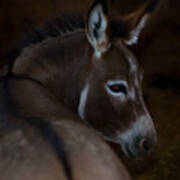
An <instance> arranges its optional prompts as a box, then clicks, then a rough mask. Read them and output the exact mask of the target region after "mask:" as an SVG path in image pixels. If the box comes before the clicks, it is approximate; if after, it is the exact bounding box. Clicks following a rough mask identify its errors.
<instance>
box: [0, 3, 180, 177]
mask: <svg viewBox="0 0 180 180" xmlns="http://www.w3.org/2000/svg"><path fill="white" fill-rule="evenodd" d="M90 2H91V0H36V1H35V0H1V1H0V56H2V55H4V54H6V53H7V52H9V51H11V50H12V49H13V47H14V46H15V44H16V43H15V42H17V41H20V40H22V39H23V37H24V34H25V33H26V32H27V31H28V29H29V25H32V24H33V25H34V26H42V25H43V23H44V22H45V21H47V20H50V19H51V18H53V17H55V16H57V15H59V14H62V13H64V12H79V13H83V14H87V9H88V7H89V4H90ZM144 2H145V0H109V6H110V7H111V13H112V14H117V15H118V14H127V13H128V12H131V11H132V10H134V9H137V8H138V7H139V6H141V5H142V3H144ZM132 50H133V51H134V53H135V55H136V56H137V57H138V59H139V61H140V63H141V64H142V66H143V68H144V71H145V78H144V85H143V86H144V94H145V99H146V102H147V104H148V107H149V109H150V112H151V114H152V116H153V119H154V122H155V124H156V128H157V130H158V135H159V145H158V147H157V150H156V151H155V153H154V154H153V155H152V156H151V157H149V158H147V159H145V160H144V161H129V160H128V159H126V158H125V157H124V156H123V155H122V154H121V151H120V148H119V147H115V149H116V150H117V152H118V153H119V156H121V158H122V159H123V161H124V163H125V164H126V165H127V166H128V168H129V171H130V173H131V174H132V175H133V177H136V178H137V179H139V180H141V179H142V180H143V179H146V180H166V179H168V180H179V179H180V1H179V0H161V4H160V7H159V9H158V10H157V11H156V12H155V13H154V14H153V16H152V18H151V20H150V22H149V23H148V25H147V26H146V28H145V29H144V30H143V33H142V34H141V38H140V41H139V44H138V45H136V46H134V47H133V48H132ZM1 61H6V59H1Z"/></svg>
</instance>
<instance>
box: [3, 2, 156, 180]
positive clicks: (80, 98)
mask: <svg viewBox="0 0 180 180" xmlns="http://www.w3.org/2000/svg"><path fill="white" fill-rule="evenodd" d="M155 2H156V0H149V1H148V3H147V4H145V5H144V6H143V7H142V8H140V9H139V10H138V11H136V12H135V13H132V14H130V15H128V16H126V17H118V18H115V19H112V20H111V19H110V18H109V16H108V8H107V5H106V2H105V1H95V2H94V3H93V5H92V7H91V8H90V11H89V15H88V18H87V22H86V23H85V28H84V29H78V28H76V30H74V31H73V32H71V33H65V34H64V35H63V36H58V37H51V38H50V37H49V38H45V40H43V41H42V42H41V43H38V44H36V45H32V46H29V47H27V48H25V49H24V50H23V51H22V53H21V55H20V56H19V57H18V58H17V59H16V61H15V63H14V64H13V66H12V69H11V71H10V73H9V75H8V76H7V77H6V78H4V79H3V80H2V85H1V86H2V88H1V91H2V93H1V94H2V95H3V96H1V99H2V101H1V107H0V108H1V109H0V110H1V112H2V114H3V116H2V117H3V118H2V120H1V124H2V125H1V127H2V128H1V129H5V132H4V131H2V135H3V136H2V139H1V142H2V151H1V157H0V158H1V159H2V162H4V163H3V165H2V166H1V168H0V169H1V170H2V171H3V170H4V169H7V167H10V171H12V172H14V174H16V173H17V174H16V175H14V179H15V177H17V179H18V180H19V179H20V177H21V178H22V179H25V177H26V178H27V177H28V178H30V177H31V176H30V175H29V174H28V173H32V174H34V173H35V175H33V176H36V177H37V179H63V178H64V179H65V178H66V177H65V175H64V174H63V173H60V174H61V176H62V177H60V176H59V174H58V175H57V173H56V172H58V171H59V172H62V168H64V169H65V171H64V172H69V169H70V170H72V171H73V173H72V176H73V177H75V179H87V180H88V179H107V180H109V179H124V180H125V179H128V175H127V173H126V171H125V170H124V168H123V167H122V165H121V163H120V162H119V161H118V160H117V159H116V156H115V155H114V154H113V153H112V152H111V150H109V149H108V148H107V147H106V145H104V143H103V142H102V140H99V139H97V140H96V136H95V135H91V134H92V133H95V132H96V133H98V134H100V135H101V136H102V137H104V138H105V139H107V140H109V141H112V142H115V143H119V144H121V145H122V148H123V151H124V152H125V153H126V155H127V156H129V157H131V158H140V157H143V156H145V155H147V154H149V153H150V152H151V151H152V149H153V148H154V146H155V144H156V142H157V137H156V131H155V128H154V125H153V122H152V119H151V117H150V115H149V112H148V110H147V108H146V106H145V104H144V101H143V98H142V90H141V81H142V71H141V68H140V66H139V64H138V63H137V60H136V58H135V57H134V55H133V54H132V53H131V52H130V51H129V50H128V48H127V47H126V45H130V44H133V43H134V42H136V41H137V39H138V35H139V33H140V30H141V29H142V27H143V25H144V24H145V22H146V20H147V19H148V18H149V16H150V14H151V12H152V10H153V9H154V8H155ZM55 28H56V30H57V29H58V26H55ZM72 29H73V28H72ZM82 121H84V122H85V123H86V124H87V125H88V126H89V127H91V128H92V129H94V130H95V131H94V130H88V128H86V127H85V126H84V125H81V124H80V122H82ZM21 124H25V127H19V126H20V125H21ZM16 125H17V127H16ZM4 126H5V127H4ZM11 126H15V130H14V129H12V133H10V132H9V131H10V130H8V128H9V127H11ZM13 128H14V127H13ZM6 129H7V130H6ZM13 133H14V134H13ZM26 133H27V134H26ZM54 133H55V134H54ZM33 134H34V135H33ZM81 135H82V136H81ZM16 136H17V137H16ZM3 138H4V139H3ZM14 138H15V139H14ZM61 138H62V140H63V142H64V143H65V151H63V152H64V153H65V152H66V150H67V152H68V154H69V156H70V157H69V156H68V157H69V158H70V159H68V160H67V159H66V158H65V159H63V161H62V159H61V160H60V161H59V160H58V158H57V157H59V156H60V155H59V151H60V152H61V149H57V148H60V147H63V145H62V144H59V140H58V139H61ZM81 138H82V139H81ZM81 140H82V141H81ZM9 141H10V142H11V141H12V143H11V144H12V146H13V145H14V146H15V147H14V148H15V149H16V148H17V153H16V152H14V156H13V157H16V156H17V159H15V160H14V164H13V157H12V156H10V157H9V159H8V155H7V154H5V155H6V156H4V155H3V152H4V151H7V152H9V151H10V150H11V145H9V144H8V142H9ZM45 141H48V143H45ZM54 141H55V143H54V144H53V142H54ZM31 142H32V143H31ZM64 143H63V144H64ZM87 143H89V145H87V148H86V144H87ZM49 144H50V145H49ZM3 148H4V150H3ZM31 148H32V149H31ZM83 148H85V149H84V150H83V151H82V154H81V150H82V149H83ZM103 148H104V149H103ZM6 149H7V150H6ZM52 149H53V150H52ZM72 149H76V150H75V151H74V152H73V150H72ZM31 151H32V152H31ZM21 152H24V153H21ZM41 152H42V158H38V157H39V154H41ZM57 152H58V154H57ZM10 153H11V151H10ZM19 154H20V155H19ZM24 154H25V155H24ZM98 154H100V155H101V156H100V157H98V159H97V156H98ZM108 154H109V155H108ZM26 155H27V157H28V159H29V161H28V162H24V161H21V159H24V156H26ZM31 155H32V156H31ZM46 155H47V157H46ZM60 157H61V156H60ZM111 158H112V159H111ZM28 159H27V160H28ZM85 159H90V160H89V162H86V160H85ZM77 161H80V164H77ZM46 162H49V163H46ZM59 162H60V163H59ZM61 162H64V163H65V164H63V163H61ZM67 162H70V165H71V167H70V168H69V165H68V163H67ZM111 162H112V163H111ZM23 163H25V164H23ZM26 163H27V164H26ZM28 163H30V167H31V168H30V169H32V171H28V170H26V169H25V172H24V171H23V169H22V168H21V167H23V166H25V167H26V166H28ZM81 163H82V164H81ZM44 164H45V165H44ZM51 164H52V167H54V168H53V170H52V172H51V173H50V174H49V172H48V171H47V172H48V174H49V175H47V178H45V177H44V175H43V174H42V170H44V169H45V171H46V169H48V168H51ZM85 166H86V167H85ZM101 166H102V167H101ZM11 168H12V169H11ZM16 168H17V169H18V170H16ZM59 168H60V169H61V170H59ZM21 169H22V171H23V172H21ZM74 169H75V170H74ZM97 169H99V170H98V171H99V172H98V174H96V173H97ZM107 169H111V172H106V170H107ZM117 169H122V171H120V172H119V170H117ZM18 171H19V172H20V174H19V175H18V173H19V172H18ZM3 172H4V173H3V174H2V175H1V176H2V178H1V179H3V178H4V179H5V180H7V179H8V178H9V179H12V176H11V175H13V173H12V174H8V172H9V170H8V171H7V174H6V172H5V171H3ZM81 172H82V173H81ZM22 173H24V174H22ZM69 179H72V177H71V175H70V176H69Z"/></svg>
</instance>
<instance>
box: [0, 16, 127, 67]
mask: <svg viewBox="0 0 180 180" xmlns="http://www.w3.org/2000/svg"><path fill="white" fill-rule="evenodd" d="M109 28H110V37H111V38H124V37H128V35H129V31H128V25H127V24H126V23H125V22H123V21H120V20H111V21H110V22H109ZM28 29H29V30H28V33H26V34H25V35H24V38H23V40H22V41H19V42H17V43H15V48H14V49H12V50H11V51H10V52H8V53H7V54H5V55H4V56H1V57H0V61H1V63H0V66H3V65H4V64H8V63H10V64H11V63H13V62H14V60H15V59H16V58H17V57H18V56H19V55H20V54H21V52H22V50H23V49H24V48H26V47H28V46H31V45H35V44H38V43H41V42H42V41H44V40H46V39H48V38H56V37H61V36H64V35H67V34H69V33H73V32H75V31H77V30H84V29H85V18H84V16H83V15H81V14H77V13H76V14H75V13H71V14H63V15H61V16H59V17H57V18H54V19H53V20H51V21H49V22H47V23H45V25H44V26H43V27H42V28H37V27H35V26H34V25H33V24H28Z"/></svg>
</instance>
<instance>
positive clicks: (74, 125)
mask: <svg viewBox="0 0 180 180" xmlns="http://www.w3.org/2000/svg"><path fill="white" fill-rule="evenodd" d="M1 87H2V86H1ZM1 94H3V92H2V91H1ZM3 98H4V97H2V96H1V100H3ZM5 100H6V101H4V107H5V106H6V105H8V108H9V106H10V104H9V102H8V100H7V99H5ZM1 110H2V109H1ZM1 113H3V118H4V119H5V121H1V125H0V160H1V163H0V179H1V180H25V179H26V180H31V179H34V180H99V179H104V180H112V179H114V180H129V179H130V178H129V175H128V173H127V171H126V169H125V168H124V166H123V165H122V163H121V162H120V160H119V159H118V157H117V156H116V155H115V154H114V152H113V151H112V150H111V149H110V148H109V147H108V146H107V144H105V143H104V142H103V141H102V140H101V139H100V138H99V137H97V136H96V135H95V133H94V132H93V131H91V130H90V129H89V128H87V127H86V126H85V125H83V124H81V123H79V122H76V121H74V120H75V117H76V116H75V115H74V116H73V115H72V113H71V112H69V116H68V117H69V118H67V117H66V119H63V118H61V119H59V120H57V121H55V120H52V121H51V119H48V118H47V121H46V120H45V119H43V120H41V119H38V118H24V117H21V116H20V115H18V114H16V116H15V115H13V116H12V115H11V114H10V112H9V113H7V114H5V112H4V111H3V112H2V111H1ZM71 118H72V119H71ZM49 121H50V122H53V123H49ZM77 121H78V118H77Z"/></svg>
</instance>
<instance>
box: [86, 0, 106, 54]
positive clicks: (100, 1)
mask: <svg viewBox="0 0 180 180" xmlns="http://www.w3.org/2000/svg"><path fill="white" fill-rule="evenodd" d="M107 13H108V12H107V4H106V1H105V0H95V2H94V3H93V5H92V7H91V9H90V11H89V14H88V18H87V24H86V36H87V38H88V41H89V42H90V44H91V45H92V47H93V48H94V50H95V53H96V55H97V56H100V55H101V54H102V53H103V52H105V51H106V50H107V49H108V47H109V40H108V37H107V27H108V19H107Z"/></svg>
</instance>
